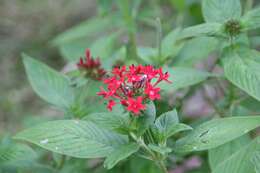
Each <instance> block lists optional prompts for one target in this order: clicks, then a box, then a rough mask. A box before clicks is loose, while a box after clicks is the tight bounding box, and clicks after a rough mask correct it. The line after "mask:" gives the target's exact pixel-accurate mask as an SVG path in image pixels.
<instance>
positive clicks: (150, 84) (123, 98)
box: [98, 65, 171, 115]
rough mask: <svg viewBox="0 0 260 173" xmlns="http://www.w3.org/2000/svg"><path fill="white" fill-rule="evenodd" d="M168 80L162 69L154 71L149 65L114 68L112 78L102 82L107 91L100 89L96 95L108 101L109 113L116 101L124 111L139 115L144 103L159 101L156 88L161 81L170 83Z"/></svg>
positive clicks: (167, 75) (143, 108)
mask: <svg viewBox="0 0 260 173" xmlns="http://www.w3.org/2000/svg"><path fill="white" fill-rule="evenodd" d="M168 78H169V74H168V73H167V72H166V73H163V71H162V68H159V69H155V68H154V67H153V66H151V65H147V66H142V65H138V66H135V65H131V66H129V67H128V68H127V67H126V66H122V67H121V68H119V67H116V68H114V69H113V71H112V76H111V77H109V78H106V79H104V80H103V82H104V84H106V85H107V91H106V90H104V88H101V91H100V92H99V93H98V95H100V96H103V97H104V98H105V99H108V105H107V108H108V109H109V110H110V111H111V110H112V108H113V106H115V105H116V101H115V100H117V99H118V100H119V101H120V104H122V105H123V106H124V107H125V108H126V110H128V111H130V112H132V113H133V114H134V115H139V114H140V111H141V110H145V108H146V107H145V102H147V101H148V100H157V99H160V94H159V91H160V88H158V87H156V86H157V85H158V83H160V82H161V81H166V82H169V83H171V82H170V81H169V80H168Z"/></svg>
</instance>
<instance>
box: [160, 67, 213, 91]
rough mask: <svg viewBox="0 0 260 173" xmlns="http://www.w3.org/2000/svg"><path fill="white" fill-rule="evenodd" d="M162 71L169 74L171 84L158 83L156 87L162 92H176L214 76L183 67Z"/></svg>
mask: <svg viewBox="0 0 260 173" xmlns="http://www.w3.org/2000/svg"><path fill="white" fill-rule="evenodd" d="M164 71H166V72H169V74H170V78H169V80H170V81H171V82H172V83H171V84H169V83H166V82H162V83H160V84H159V85H158V86H160V88H161V89H163V90H177V89H181V88H186V87H189V86H191V85H195V84H198V83H200V82H202V81H204V80H206V79H207V78H208V77H213V76H214V75H213V74H211V73H208V72H204V71H200V70H196V69H192V68H184V67H173V68H164Z"/></svg>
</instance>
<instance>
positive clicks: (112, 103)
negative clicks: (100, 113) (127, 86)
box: [107, 100, 116, 111]
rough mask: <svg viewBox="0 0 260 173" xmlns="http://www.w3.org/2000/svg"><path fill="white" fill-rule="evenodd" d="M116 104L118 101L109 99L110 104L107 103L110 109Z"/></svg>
mask: <svg viewBox="0 0 260 173" xmlns="http://www.w3.org/2000/svg"><path fill="white" fill-rule="evenodd" d="M115 105H116V102H115V101H114V100H109V101H108V104H107V109H108V110H109V111H112V108H113V106H115Z"/></svg>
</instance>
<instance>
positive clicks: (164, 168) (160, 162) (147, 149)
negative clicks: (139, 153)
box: [130, 132, 168, 173]
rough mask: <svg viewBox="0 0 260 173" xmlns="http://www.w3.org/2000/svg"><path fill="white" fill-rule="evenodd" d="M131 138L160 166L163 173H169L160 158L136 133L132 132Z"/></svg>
mask: <svg viewBox="0 0 260 173" xmlns="http://www.w3.org/2000/svg"><path fill="white" fill-rule="evenodd" d="M130 136H131V137H132V138H133V139H134V140H135V141H136V142H137V143H138V144H139V145H140V147H141V148H143V149H144V150H145V151H146V152H147V153H148V154H149V155H150V156H151V159H152V160H153V161H154V162H155V163H156V164H157V165H158V167H159V168H160V169H161V170H162V171H163V173H168V171H167V168H166V166H165V164H164V162H163V160H161V159H160V158H158V157H157V156H156V154H155V153H154V152H153V151H152V150H151V149H150V148H149V147H148V146H147V145H146V144H145V142H144V140H143V139H142V138H138V137H137V136H136V135H135V134H134V133H132V132H130Z"/></svg>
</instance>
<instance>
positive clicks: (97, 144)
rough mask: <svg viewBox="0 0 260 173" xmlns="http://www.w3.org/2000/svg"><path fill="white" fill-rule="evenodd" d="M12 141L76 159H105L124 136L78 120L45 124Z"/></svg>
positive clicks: (123, 140)
mask: <svg viewBox="0 0 260 173" xmlns="http://www.w3.org/2000/svg"><path fill="white" fill-rule="evenodd" d="M15 138H16V139H21V140H25V141H28V142H31V143H34V144H36V145H38V146H40V147H43V148H45V149H47V150H51V151H53V152H57V153H60V154H64V155H68V156H72V157H77V158H97V157H106V156H108V155H109V154H110V153H111V152H114V151H115V150H116V149H117V148H118V147H119V146H121V145H123V144H125V143H126V142H127V137H125V136H122V135H118V134H116V133H113V132H111V131H108V130H105V129H102V128H100V127H98V126H96V125H95V124H93V123H92V122H88V121H80V120H58V121H51V122H47V123H44V124H40V125H37V126H34V127H32V128H30V129H27V130H24V131H22V132H20V133H18V134H17V135H16V136H15Z"/></svg>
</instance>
